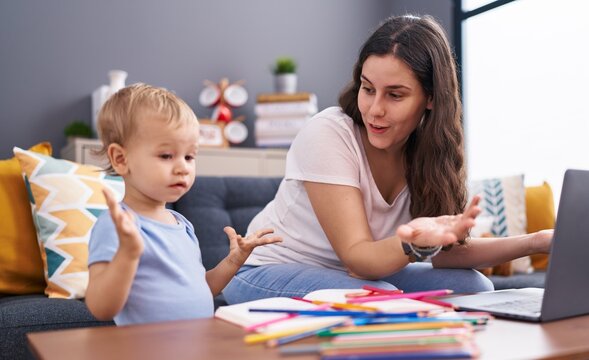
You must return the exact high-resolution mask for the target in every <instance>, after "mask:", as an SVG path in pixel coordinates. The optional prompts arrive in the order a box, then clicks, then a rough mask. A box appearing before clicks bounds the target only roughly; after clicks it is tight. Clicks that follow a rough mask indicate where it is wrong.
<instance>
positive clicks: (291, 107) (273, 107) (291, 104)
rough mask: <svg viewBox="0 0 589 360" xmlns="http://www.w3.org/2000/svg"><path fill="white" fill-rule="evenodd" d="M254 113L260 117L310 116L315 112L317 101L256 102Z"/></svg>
mask: <svg viewBox="0 0 589 360" xmlns="http://www.w3.org/2000/svg"><path fill="white" fill-rule="evenodd" d="M254 113H255V114H256V116H258V117H260V118H263V117H289V116H299V117H300V116H310V115H315V114H316V113H317V102H313V101H288V102H268V103H258V104H256V105H255V106H254Z"/></svg>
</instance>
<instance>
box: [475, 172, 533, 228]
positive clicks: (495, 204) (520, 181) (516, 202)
mask: <svg viewBox="0 0 589 360" xmlns="http://www.w3.org/2000/svg"><path fill="white" fill-rule="evenodd" d="M468 192H469V198H472V197H473V196H474V195H476V194H478V195H480V196H481V202H480V206H481V209H482V210H483V211H482V213H481V215H480V216H483V217H491V218H492V219H493V222H492V225H491V233H492V234H493V235H495V236H513V235H522V234H525V233H526V228H527V221H526V189H525V187H524V176H523V175H515V176H508V177H503V178H491V179H482V180H477V181H470V182H469V184H468Z"/></svg>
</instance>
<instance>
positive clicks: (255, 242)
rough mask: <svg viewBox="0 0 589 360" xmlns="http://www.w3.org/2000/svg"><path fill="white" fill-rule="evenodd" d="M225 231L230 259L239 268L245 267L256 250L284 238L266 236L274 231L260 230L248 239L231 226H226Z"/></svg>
mask: <svg viewBox="0 0 589 360" xmlns="http://www.w3.org/2000/svg"><path fill="white" fill-rule="evenodd" d="M223 231H225V234H227V237H228V238H229V256H228V258H229V260H230V261H231V262H233V263H234V264H236V265H238V266H241V265H243V263H244V262H245V261H246V260H247V257H248V256H249V255H250V254H251V253H252V251H253V250H254V248H256V247H258V246H262V245H268V244H274V243H277V242H281V241H282V238H281V237H279V236H271V237H266V235H268V234H272V233H274V229H262V230H258V231H256V232H254V233H252V234H250V235H249V236H248V237H246V238H244V237H243V236H241V235H239V234H237V233H236V232H235V229H234V228H232V227H231V226H225V228H224V229H223Z"/></svg>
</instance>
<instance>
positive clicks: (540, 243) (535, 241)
mask: <svg viewBox="0 0 589 360" xmlns="http://www.w3.org/2000/svg"><path fill="white" fill-rule="evenodd" d="M553 235H554V230H552V229H550V230H540V231H537V232H535V233H533V234H532V238H531V239H530V240H531V244H530V247H531V248H532V253H534V254H537V253H543V254H548V253H549V252H550V245H551V244H552V237H553Z"/></svg>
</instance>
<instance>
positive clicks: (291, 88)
mask: <svg viewBox="0 0 589 360" xmlns="http://www.w3.org/2000/svg"><path fill="white" fill-rule="evenodd" d="M274 91H276V92H277V93H286V94H294V93H296V92H297V74H278V75H274Z"/></svg>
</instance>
